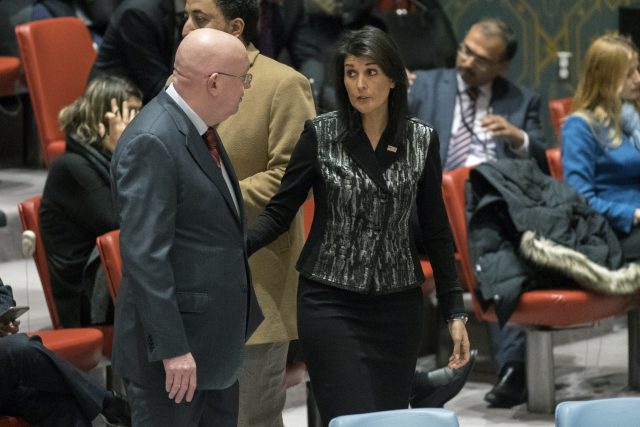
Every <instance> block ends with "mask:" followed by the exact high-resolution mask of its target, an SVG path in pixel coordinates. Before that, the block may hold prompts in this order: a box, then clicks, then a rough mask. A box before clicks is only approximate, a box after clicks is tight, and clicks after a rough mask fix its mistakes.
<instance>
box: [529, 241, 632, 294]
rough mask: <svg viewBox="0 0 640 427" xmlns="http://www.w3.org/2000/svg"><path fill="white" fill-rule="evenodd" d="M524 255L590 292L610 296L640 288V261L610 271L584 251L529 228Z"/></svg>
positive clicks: (532, 261) (628, 292)
mask: <svg viewBox="0 0 640 427" xmlns="http://www.w3.org/2000/svg"><path fill="white" fill-rule="evenodd" d="M520 254H521V255H522V257H523V258H525V259H526V260H528V261H529V262H531V263H532V264H534V265H536V266H537V267H540V268H545V269H549V270H552V271H555V272H558V273H561V274H563V275H565V276H567V277H568V278H570V279H572V280H574V281H575V282H576V284H578V285H579V286H581V287H582V288H585V289H587V290H589V291H593V292H598V293H602V294H607V295H627V294H633V293H636V292H638V291H640V263H629V264H627V265H625V266H623V267H621V268H619V269H617V270H609V269H608V268H606V267H603V266H601V265H599V264H596V263H595V262H593V261H590V260H589V259H588V258H587V257H586V256H585V255H584V254H582V253H580V252H578V251H575V250H573V249H570V248H567V247H565V246H562V245H559V244H557V243H555V242H553V241H551V240H549V239H546V238H544V237H542V236H538V235H536V233H534V232H533V231H525V232H524V233H523V234H522V239H521V240H520Z"/></svg>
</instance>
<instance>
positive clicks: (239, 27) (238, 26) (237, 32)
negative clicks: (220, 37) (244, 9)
mask: <svg viewBox="0 0 640 427" xmlns="http://www.w3.org/2000/svg"><path fill="white" fill-rule="evenodd" d="M228 27H229V34H231V35H232V36H235V37H237V38H239V39H240V41H241V42H242V43H243V44H244V42H245V40H244V39H243V38H242V33H243V32H244V20H243V19H242V18H234V19H232V20H231V21H229V24H228Z"/></svg>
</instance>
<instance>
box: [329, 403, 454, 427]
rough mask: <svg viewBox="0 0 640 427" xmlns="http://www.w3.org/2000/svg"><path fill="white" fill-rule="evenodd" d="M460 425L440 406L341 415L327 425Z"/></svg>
mask: <svg viewBox="0 0 640 427" xmlns="http://www.w3.org/2000/svg"><path fill="white" fill-rule="evenodd" d="M425 426H429V427H460V424H458V418H457V417H456V414H454V413H453V412H451V411H449V410H446V409H440V408H418V409H399V410H396V411H383V412H371V413H368V414H356V415H343V416H341V417H336V418H334V419H333V420H331V422H330V423H329V427H425Z"/></svg>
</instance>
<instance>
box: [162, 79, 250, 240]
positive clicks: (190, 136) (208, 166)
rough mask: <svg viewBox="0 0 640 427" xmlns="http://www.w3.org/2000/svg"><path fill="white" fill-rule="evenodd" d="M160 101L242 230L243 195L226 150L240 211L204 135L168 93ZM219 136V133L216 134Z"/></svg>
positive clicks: (192, 155) (228, 171) (222, 151)
mask: <svg viewBox="0 0 640 427" xmlns="http://www.w3.org/2000/svg"><path fill="white" fill-rule="evenodd" d="M159 101H160V102H161V103H162V104H163V105H164V106H165V108H166V109H167V111H168V112H169V114H171V116H172V117H173V118H174V122H175V123H176V127H177V128H178V131H179V132H180V133H181V134H182V135H183V136H184V143H185V145H186V146H187V150H188V151H189V153H190V154H191V157H193V159H194V161H195V162H196V163H197V164H198V166H199V167H200V169H201V170H202V172H203V173H204V174H205V175H206V176H207V178H209V180H210V181H211V182H213V184H215V186H216V187H217V188H218V191H219V192H220V193H221V194H222V196H223V198H224V200H225V202H226V203H227V206H228V208H229V209H231V211H232V212H233V214H234V216H235V217H236V220H237V221H238V224H239V225H240V228H242V226H243V221H242V218H243V214H244V213H243V207H242V204H243V202H242V194H241V193H240V188H239V187H238V184H237V178H236V175H235V173H234V171H233V166H232V165H231V162H230V161H229V158H228V156H227V154H226V152H225V151H224V148H222V150H220V157H221V159H222V161H223V162H224V166H225V169H226V170H227V174H228V175H229V179H230V180H231V182H232V187H233V189H234V191H235V192H236V200H237V201H238V208H239V210H240V211H239V212H238V210H236V208H235V204H234V203H233V199H232V198H231V194H230V193H229V187H228V186H227V183H226V182H225V180H224V177H223V176H222V171H221V170H220V168H218V167H217V166H216V164H215V161H214V160H213V158H212V157H211V154H210V153H209V150H207V147H206V145H205V143H204V141H203V140H202V135H201V134H200V133H199V132H198V130H197V129H196V126H195V125H194V123H192V122H191V121H190V119H189V117H188V115H187V113H185V111H184V110H183V109H182V108H181V107H180V106H179V105H178V103H177V102H176V101H175V100H174V99H173V98H172V97H171V96H170V95H169V94H168V93H167V92H166V91H162V92H161V93H160V95H159ZM216 136H217V132H216Z"/></svg>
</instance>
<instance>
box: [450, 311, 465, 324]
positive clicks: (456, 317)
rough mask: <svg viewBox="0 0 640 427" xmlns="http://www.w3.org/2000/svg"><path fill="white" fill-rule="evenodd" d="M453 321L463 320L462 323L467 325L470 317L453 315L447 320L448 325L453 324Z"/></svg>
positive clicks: (460, 314) (462, 314)
mask: <svg viewBox="0 0 640 427" xmlns="http://www.w3.org/2000/svg"><path fill="white" fill-rule="evenodd" d="M452 320H462V323H464V324H465V325H466V324H467V322H468V321H469V316H468V315H467V314H465V313H458V314H452V315H451V317H449V319H448V320H447V323H449V322H451V321H452Z"/></svg>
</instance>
